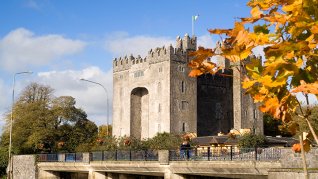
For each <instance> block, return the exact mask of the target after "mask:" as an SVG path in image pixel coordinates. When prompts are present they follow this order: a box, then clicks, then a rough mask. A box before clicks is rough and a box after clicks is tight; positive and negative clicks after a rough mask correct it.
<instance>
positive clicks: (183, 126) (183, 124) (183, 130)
mask: <svg viewBox="0 0 318 179" xmlns="http://www.w3.org/2000/svg"><path fill="white" fill-rule="evenodd" d="M185 127H186V126H185V123H184V122H183V123H182V132H185V129H186V128H185Z"/></svg>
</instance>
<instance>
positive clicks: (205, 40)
mask: <svg viewBox="0 0 318 179" xmlns="http://www.w3.org/2000/svg"><path fill="white" fill-rule="evenodd" d="M199 46H202V47H205V48H214V47H215V42H214V41H213V39H212V36H211V35H210V34H205V35H202V36H199V37H198V47H199Z"/></svg>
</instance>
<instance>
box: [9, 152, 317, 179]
mask: <svg viewBox="0 0 318 179" xmlns="http://www.w3.org/2000/svg"><path fill="white" fill-rule="evenodd" d="M214 152H215V151H214ZM214 152H213V151H210V152H209V151H195V150H191V151H185V152H184V154H185V155H182V152H181V151H168V150H159V151H103V152H92V153H66V154H39V155H20V156H14V157H13V176H14V178H15V179H19V178H21V179H22V178H23V179H24V178H32V179H33V178H34V179H36V178H39V179H59V178H65V179H66V178H72V179H84V178H85V179H126V178H165V179H183V178H217V177H221V178H282V176H283V175H281V174H282V168H295V169H294V171H295V170H299V168H302V167H301V160H300V156H297V155H298V154H296V155H295V154H294V153H292V151H291V149H290V148H288V149H279V148H267V149H251V150H246V151H241V152H237V151H235V150H232V151H231V152H228V151H227V152H224V151H221V152H220V153H214ZM317 155H318V150H314V151H313V153H312V156H310V157H314V158H312V159H313V163H310V162H309V167H312V168H314V167H316V168H317V165H318V163H317ZM292 156H294V157H292ZM293 158H294V161H293ZM307 158H309V157H307ZM291 162H292V163H291ZM314 162H316V163H314ZM292 165H294V166H292ZM289 173H290V172H289ZM296 174H297V175H302V172H301V171H300V172H297V173H296ZM296 174H295V175H293V176H290V177H289V178H295V176H296ZM316 174H317V173H315V172H313V173H312V174H311V175H312V176H318V175H316ZM284 175H285V176H288V175H286V171H285V173H284Z"/></svg>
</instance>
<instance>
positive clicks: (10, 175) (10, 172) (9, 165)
mask: <svg viewBox="0 0 318 179" xmlns="http://www.w3.org/2000/svg"><path fill="white" fill-rule="evenodd" d="M32 73H33V72H32V71H23V72H18V73H15V74H14V76H13V84H12V106H11V118H10V129H9V136H10V137H9V160H8V179H12V159H11V157H12V155H11V149H12V125H13V107H14V87H15V77H16V76H17V75H20V74H32Z"/></svg>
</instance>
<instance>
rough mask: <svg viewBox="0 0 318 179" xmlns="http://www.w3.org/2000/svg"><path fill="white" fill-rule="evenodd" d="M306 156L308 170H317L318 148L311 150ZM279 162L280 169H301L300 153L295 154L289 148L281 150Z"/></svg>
mask: <svg viewBox="0 0 318 179" xmlns="http://www.w3.org/2000/svg"><path fill="white" fill-rule="evenodd" d="M305 155H306V163H307V167H308V168H318V148H312V149H311V150H310V151H309V152H308V153H305ZM280 162H281V164H282V168H303V163H302V162H303V161H302V158H301V154H300V153H295V152H293V151H292V149H291V148H284V149H282V150H281V158H280Z"/></svg>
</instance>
